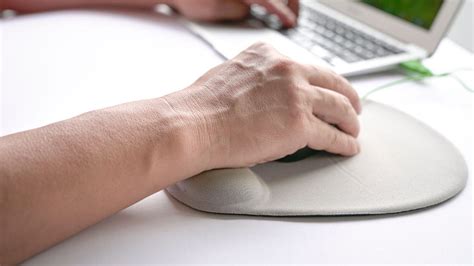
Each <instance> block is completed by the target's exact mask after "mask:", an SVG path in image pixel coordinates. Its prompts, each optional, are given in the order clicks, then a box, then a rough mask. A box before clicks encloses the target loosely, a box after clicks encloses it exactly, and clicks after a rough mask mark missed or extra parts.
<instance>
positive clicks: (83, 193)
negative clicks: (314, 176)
mask: <svg viewBox="0 0 474 266" xmlns="http://www.w3.org/2000/svg"><path fill="white" fill-rule="evenodd" d="M359 111H360V103H359V100H358V97H357V94H356V93H355V91H354V90H353V89H352V87H351V86H350V85H349V83H348V82H347V81H346V80H345V79H343V78H342V77H340V76H338V75H336V74H334V73H332V72H331V71H328V70H326V69H324V68H319V67H314V66H309V65H301V64H298V63H296V62H293V61H291V60H289V59H288V58H285V57H284V56H282V55H280V54H279V53H278V52H276V51H275V50H274V49H273V48H271V47H270V46H268V45H265V44H257V45H254V46H252V47H250V48H249V49H247V50H245V51H244V52H242V53H241V54H240V55H238V56H237V57H236V58H234V59H232V60H229V61H227V62H225V63H223V64H222V65H220V66H217V67H216V68H214V69H211V70H210V71H209V72H208V73H206V74H205V75H204V76H202V77H201V78H200V79H199V80H197V81H196V82H195V83H194V84H192V85H191V86H190V87H188V88H186V89H184V90H181V91H178V92H176V93H173V94H170V95H167V96H164V97H162V98H158V99H152V100H145V101H139V102H133V103H128V104H124V105H119V106H115V107H111V108H107V109H103V110H98V111H93V112H89V113H86V114H83V115H81V116H78V117H75V118H72V119H69V120H65V121H62V122H59V123H55V124H52V125H49V126H46V127H43V128H38V129H34V130H30V131H26V132H22V133H17V134H13V135H9V136H5V137H2V138H0V192H1V193H0V217H1V220H0V222H1V227H0V228H1V230H2V232H1V235H2V237H1V238H0V262H1V263H17V262H20V261H22V260H24V259H26V258H28V257H30V256H32V255H34V254H35V253H38V252H39V251H41V250H44V249H45V248H48V247H50V246H51V245H53V244H55V243H58V242H59V241H61V240H63V239H65V238H67V237H69V236H71V235H73V234H75V233H77V232H79V231H81V230H82V229H84V228H86V227H88V226H90V225H92V224H94V223H97V222H98V221H100V220H102V219H103V218H105V217H107V216H109V215H111V214H113V213H115V212H117V211H119V210H121V209H123V208H125V207H127V206H129V205H131V204H133V203H135V202H137V201H139V200H141V199H143V198H145V197H146V196H148V195H151V194H153V193H155V192H157V191H159V190H161V189H163V188H165V187H166V186H168V185H170V184H172V183H175V182H177V181H180V180H183V179H185V178H187V177H190V176H193V175H195V174H198V173H200V172H202V171H205V170H209V169H214V168H223V167H246V166H251V165H255V164H256V163H262V162H266V161H269V160H274V159H277V158H281V157H283V156H285V155H288V154H291V153H293V152H295V151H296V150H298V149H300V148H302V147H304V146H309V147H311V148H313V149H318V150H326V151H329V152H333V153H338V154H342V155H354V154H356V153H358V152H359V145H358V143H357V141H356V139H355V138H356V136H357V135H358V133H359V124H358V120H357V112H359ZM333 125H335V126H333Z"/></svg>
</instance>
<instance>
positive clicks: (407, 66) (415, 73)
mask: <svg viewBox="0 0 474 266" xmlns="http://www.w3.org/2000/svg"><path fill="white" fill-rule="evenodd" d="M400 67H401V68H402V69H404V70H405V71H406V72H407V73H408V77H405V78H403V79H399V80H396V81H392V82H390V83H387V84H384V85H382V86H379V87H377V88H374V89H372V90H370V91H369V92H367V93H366V94H364V96H362V97H361V99H362V100H366V99H367V97H369V96H370V95H371V94H373V93H375V92H377V91H381V90H384V89H387V88H390V87H393V86H396V85H399V84H402V83H406V82H410V81H420V80H425V79H429V78H440V77H448V76H449V77H451V78H453V79H454V80H456V81H457V82H458V83H459V84H460V85H461V86H462V87H463V88H464V89H466V90H467V91H469V92H471V93H474V89H472V88H471V87H469V86H468V85H467V84H466V83H465V82H464V81H462V80H461V79H460V78H459V77H458V76H456V75H454V73H456V72H459V71H465V70H472V69H469V68H461V69H457V70H454V71H451V72H446V73H441V74H433V72H431V70H429V69H428V68H427V67H426V66H424V65H423V63H422V62H421V61H420V60H414V61H408V62H405V63H402V64H400Z"/></svg>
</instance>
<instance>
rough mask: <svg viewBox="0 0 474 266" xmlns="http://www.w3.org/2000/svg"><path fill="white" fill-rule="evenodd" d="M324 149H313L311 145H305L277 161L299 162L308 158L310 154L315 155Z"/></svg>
mask: <svg viewBox="0 0 474 266" xmlns="http://www.w3.org/2000/svg"><path fill="white" fill-rule="evenodd" d="M320 152H322V151H318V150H313V149H311V148H309V147H307V146H306V147H304V148H303V149H300V150H297V151H296V152H295V153H293V154H290V155H287V156H285V157H283V158H281V159H278V160H277V162H282V163H292V162H297V161H301V160H303V159H305V158H308V157H310V156H313V155H315V154H317V153H320Z"/></svg>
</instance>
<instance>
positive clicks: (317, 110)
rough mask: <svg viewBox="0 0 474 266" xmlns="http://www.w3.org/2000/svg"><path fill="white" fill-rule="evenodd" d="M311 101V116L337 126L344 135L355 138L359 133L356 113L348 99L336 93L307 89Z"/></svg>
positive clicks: (319, 89)
mask: <svg viewBox="0 0 474 266" xmlns="http://www.w3.org/2000/svg"><path fill="white" fill-rule="evenodd" d="M309 90H310V95H311V98H313V99H312V106H313V114H314V115H315V116H316V117H318V118H319V119H320V120H323V121H324V122H326V123H328V124H331V125H335V126H337V128H338V129H340V130H342V131H344V132H345V133H347V134H349V135H351V136H353V137H357V136H358V135H359V131H360V125H359V120H358V118H357V113H356V112H355V110H354V108H353V107H352V105H351V103H350V101H349V99H348V98H347V97H346V96H344V95H342V94H339V93H337V92H334V91H330V90H326V89H322V88H317V87H316V88H314V87H312V88H309Z"/></svg>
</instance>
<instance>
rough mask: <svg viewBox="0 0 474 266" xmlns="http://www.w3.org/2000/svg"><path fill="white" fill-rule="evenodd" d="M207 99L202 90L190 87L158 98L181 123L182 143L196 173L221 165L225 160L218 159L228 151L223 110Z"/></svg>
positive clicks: (215, 102)
mask: <svg viewBox="0 0 474 266" xmlns="http://www.w3.org/2000/svg"><path fill="white" fill-rule="evenodd" d="M208 96H209V95H208V93H207V92H206V90H205V89H204V88H201V87H194V85H192V86H191V87H189V88H186V89H184V90H181V91H178V92H175V93H173V94H170V95H167V96H165V97H162V98H161V100H163V101H164V102H166V103H167V105H168V106H169V109H171V112H173V113H174V114H175V116H176V117H178V118H177V119H178V120H179V121H182V124H183V125H182V127H181V130H180V134H181V139H182V142H183V143H185V145H186V146H187V156H188V158H189V159H190V160H192V161H193V162H194V163H195V164H196V165H195V167H196V168H197V169H199V171H200V172H202V171H206V170H210V169H215V168H220V167H222V166H223V165H225V164H224V160H225V159H226V156H222V155H223V154H226V153H225V151H226V148H227V147H228V138H227V137H226V136H228V134H227V132H225V126H224V125H223V121H224V120H225V119H223V114H224V112H225V110H224V108H220V107H219V103H218V101H210V100H209V97H208ZM184 148H186V147H184Z"/></svg>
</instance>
